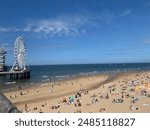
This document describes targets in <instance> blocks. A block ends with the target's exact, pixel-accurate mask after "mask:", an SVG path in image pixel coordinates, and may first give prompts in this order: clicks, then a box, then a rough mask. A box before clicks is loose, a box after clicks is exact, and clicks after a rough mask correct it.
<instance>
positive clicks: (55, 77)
mask: <svg viewBox="0 0 150 130" xmlns="http://www.w3.org/2000/svg"><path fill="white" fill-rule="evenodd" d="M29 67H30V70H31V77H30V79H21V80H9V79H8V77H5V76H0V90H7V89H13V88H18V87H30V86H36V84H38V85H44V84H47V83H49V82H57V81H59V80H64V79H69V78H73V77H77V76H84V75H94V74H110V73H111V74H112V73H122V72H128V71H150V63H123V64H74V65H31V66H29ZM9 68H11V67H9Z"/></svg>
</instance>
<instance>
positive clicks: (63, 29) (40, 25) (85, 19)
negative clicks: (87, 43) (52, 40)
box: [0, 12, 113, 36]
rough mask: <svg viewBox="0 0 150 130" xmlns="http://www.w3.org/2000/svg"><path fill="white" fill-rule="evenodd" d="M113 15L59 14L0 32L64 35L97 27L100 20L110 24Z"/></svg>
mask: <svg viewBox="0 0 150 130" xmlns="http://www.w3.org/2000/svg"><path fill="white" fill-rule="evenodd" d="M112 17H113V15H112V14H110V13H108V12H104V13H101V14H90V13H88V14H84V15H83V14H80V15H74V16H59V17H57V18H55V19H38V20H29V21H28V22H26V23H24V25H22V26H21V27H19V28H17V27H0V32H18V31H20V32H29V33H34V34H40V35H41V34H42V35H44V36H45V35H51V36H63V35H69V36H70V35H71V36H75V35H79V34H82V33H85V32H86V31H87V30H86V29H87V27H97V25H99V23H100V22H102V23H105V24H109V23H111V21H112Z"/></svg>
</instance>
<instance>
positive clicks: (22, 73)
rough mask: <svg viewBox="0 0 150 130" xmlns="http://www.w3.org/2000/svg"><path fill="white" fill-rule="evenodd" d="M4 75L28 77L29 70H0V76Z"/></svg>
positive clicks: (19, 77)
mask: <svg viewBox="0 0 150 130" xmlns="http://www.w3.org/2000/svg"><path fill="white" fill-rule="evenodd" d="M4 75H6V76H8V77H9V79H29V78H30V70H26V71H6V72H0V76H4Z"/></svg>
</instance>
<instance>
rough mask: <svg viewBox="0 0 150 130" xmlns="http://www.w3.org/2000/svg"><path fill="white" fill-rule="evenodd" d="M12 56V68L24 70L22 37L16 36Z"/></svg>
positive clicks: (24, 54) (24, 53) (24, 57)
mask: <svg viewBox="0 0 150 130" xmlns="http://www.w3.org/2000/svg"><path fill="white" fill-rule="evenodd" d="M14 57H15V61H14V64H13V66H12V70H15V71H21V70H26V69H27V66H26V45H25V42H24V40H23V37H21V36H19V37H17V39H16V41H15V46H14Z"/></svg>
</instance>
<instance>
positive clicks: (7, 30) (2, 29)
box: [0, 27, 20, 32]
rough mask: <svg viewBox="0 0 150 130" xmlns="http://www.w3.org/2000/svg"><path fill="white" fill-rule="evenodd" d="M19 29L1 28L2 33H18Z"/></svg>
mask: <svg viewBox="0 0 150 130" xmlns="http://www.w3.org/2000/svg"><path fill="white" fill-rule="evenodd" d="M18 31H20V29H19V28H16V27H0V32H18Z"/></svg>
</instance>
